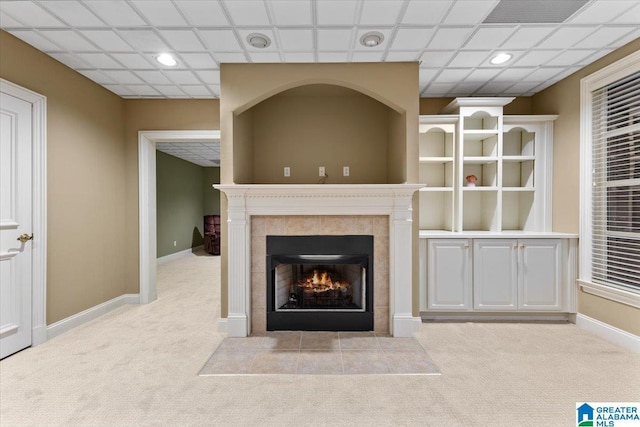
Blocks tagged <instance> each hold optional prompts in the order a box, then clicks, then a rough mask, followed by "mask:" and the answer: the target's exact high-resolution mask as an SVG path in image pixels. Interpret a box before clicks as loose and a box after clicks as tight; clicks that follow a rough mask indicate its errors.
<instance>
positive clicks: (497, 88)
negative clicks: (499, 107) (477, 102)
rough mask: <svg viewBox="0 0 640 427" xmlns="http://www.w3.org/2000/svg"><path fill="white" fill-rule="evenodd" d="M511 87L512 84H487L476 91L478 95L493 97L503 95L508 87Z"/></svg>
mask: <svg viewBox="0 0 640 427" xmlns="http://www.w3.org/2000/svg"><path fill="white" fill-rule="evenodd" d="M512 85H513V83H512V82H508V83H503V82H489V83H487V84H485V85H484V86H482V87H481V88H479V89H478V91H477V94H478V95H494V96H495V94H496V93H504V92H505V91H506V90H507V89H508V88H509V87H511V86H512Z"/></svg>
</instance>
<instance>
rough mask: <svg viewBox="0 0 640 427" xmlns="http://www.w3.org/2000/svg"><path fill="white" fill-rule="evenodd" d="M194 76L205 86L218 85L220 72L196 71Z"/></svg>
mask: <svg viewBox="0 0 640 427" xmlns="http://www.w3.org/2000/svg"><path fill="white" fill-rule="evenodd" d="M196 74H197V75H198V77H200V80H202V81H203V82H205V83H206V84H217V85H219V84H220V70H204V71H196Z"/></svg>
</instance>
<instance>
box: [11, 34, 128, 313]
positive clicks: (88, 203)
mask: <svg viewBox="0 0 640 427" xmlns="http://www.w3.org/2000/svg"><path fill="white" fill-rule="evenodd" d="M0 46H1V49H0V77H2V78H4V79H6V80H9V81H11V82H14V83H16V84H18V85H21V86H23V87H26V88H28V89H31V90H33V91H35V92H38V93H40V94H42V95H44V96H46V97H47V228H48V231H47V238H48V249H47V264H48V269H47V319H46V321H47V324H51V323H54V322H56V321H58V320H61V319H63V318H65V317H68V316H70V315H72V314H75V313H78V312H80V311H83V310H86V309H87V308H90V307H93V306H95V305H97V304H100V303H102V302H104V301H107V300H109V299H112V298H115V297H117V296H120V295H122V294H124V293H127V292H131V289H134V290H135V289H137V280H136V281H135V282H134V283H130V285H131V286H127V285H128V284H129V283H128V282H127V278H126V276H125V273H124V272H125V263H126V256H125V252H126V247H127V244H126V243H125V147H124V141H123V134H124V125H123V117H124V116H123V113H124V107H123V104H124V101H123V100H122V99H121V98H120V97H118V96H116V95H114V94H113V93H111V92H109V91H107V90H106V89H104V88H102V87H100V86H98V85H96V84H95V83H93V82H91V81H90V80H89V79H87V78H85V77H84V76H82V75H80V74H78V73H76V72H75V71H73V70H71V69H69V68H67V67H66V66H64V65H62V64H61V63H59V62H57V61H55V60H54V59H53V58H51V57H50V56H48V55H45V54H43V53H41V52H39V51H37V50H36V49H34V48H32V47H31V46H29V45H27V44H25V43H23V42H22V41H20V40H18V39H16V38H15V37H13V36H12V35H10V34H8V33H6V32H4V31H0ZM37 238H38V237H37V236H36V239H37ZM135 292H137V290H135Z"/></svg>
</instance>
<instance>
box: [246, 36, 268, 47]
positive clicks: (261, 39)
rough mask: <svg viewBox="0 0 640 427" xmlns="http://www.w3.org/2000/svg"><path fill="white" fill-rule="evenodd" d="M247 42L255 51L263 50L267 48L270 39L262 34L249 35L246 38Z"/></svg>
mask: <svg viewBox="0 0 640 427" xmlns="http://www.w3.org/2000/svg"><path fill="white" fill-rule="evenodd" d="M247 42H248V43H249V44H250V45H251V46H253V47H255V48H257V49H264V48H265V47H269V45H270V44H271V39H270V38H269V37H268V36H266V35H264V34H260V33H251V34H249V35H248V36H247Z"/></svg>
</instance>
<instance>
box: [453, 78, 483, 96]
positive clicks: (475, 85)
mask: <svg viewBox="0 0 640 427" xmlns="http://www.w3.org/2000/svg"><path fill="white" fill-rule="evenodd" d="M481 84H482V83H479V82H469V81H464V82H462V83H460V84H459V85H458V86H456V88H455V89H454V91H455V93H457V94H458V96H470V95H471V94H472V93H474V92H475V91H476V90H478V89H479V88H480V86H481Z"/></svg>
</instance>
